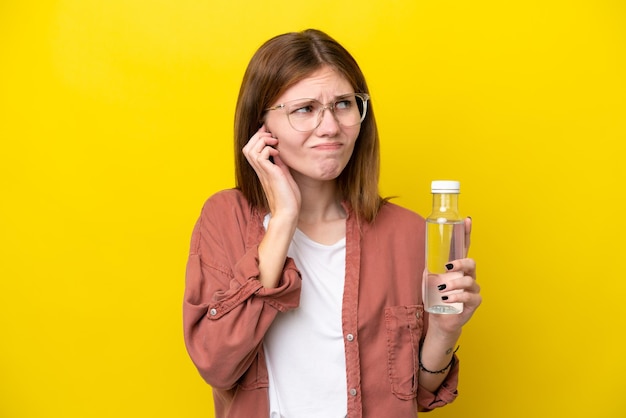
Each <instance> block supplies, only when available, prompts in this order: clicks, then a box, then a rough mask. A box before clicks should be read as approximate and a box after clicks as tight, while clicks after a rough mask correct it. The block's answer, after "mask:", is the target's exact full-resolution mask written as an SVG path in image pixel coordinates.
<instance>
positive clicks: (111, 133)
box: [0, 0, 626, 418]
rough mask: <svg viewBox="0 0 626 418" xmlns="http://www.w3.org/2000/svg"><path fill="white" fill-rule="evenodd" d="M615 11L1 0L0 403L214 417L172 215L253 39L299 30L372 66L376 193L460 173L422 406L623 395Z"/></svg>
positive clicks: (524, 406)
mask: <svg viewBox="0 0 626 418" xmlns="http://www.w3.org/2000/svg"><path fill="white" fill-rule="evenodd" d="M625 7H626V6H625V3H624V2H623V1H622V0H612V1H611V0H580V1H566V0H555V1H547V0H524V1H521V0H513V1H501V0H476V1H414V0H407V1H399V0H396V1H384V2H383V1H380V2H374V1H372V2H365V1H362V0H359V1H357V0H346V1H336V0H334V1H328V0H316V1H313V2H288V1H284V0H281V1H274V0H272V1H264V2H259V1H223V2H216V1H213V2H211V1H207V0H176V1H163V0H108V1H95V0H58V1H53V0H40V1H34V0H2V1H1V2H0V141H1V142H0V186H1V193H0V196H1V205H0V237H1V248H0V263H1V264H0V417H10V418H22V417H67V418H73V417H81V418H82V417H143V416H146V417H147V416H150V417H192V416H193V417H197V416H212V412H211V408H212V406H211V398H210V389H209V388H208V386H206V385H205V384H204V382H203V381H202V380H201V379H200V377H199V376H198V374H197V373H196V371H195V369H194V367H193V365H192V364H191V361H190V360H189V359H188V357H187V354H186V352H185V349H184V345H183V339H182V331H181V298H182V292H183V285H184V283H183V280H184V269H185V262H186V257H187V250H188V243H189V237H190V233H191V228H192V226H193V224H194V222H195V220H196V217H197V215H198V213H199V210H200V207H201V205H202V203H203V202H204V200H205V198H206V197H208V196H209V195H210V194H212V193H214V192H215V191H217V190H219V189H222V188H226V187H231V186H232V185H233V181H234V180H233V174H232V172H233V156H232V151H231V150H232V146H231V143H232V124H233V122H232V120H233V111H234V105H235V99H236V96H237V92H238V88H239V83H240V81H241V77H242V75H243V71H244V69H245V65H246V64H247V62H248V60H249V58H250V57H251V55H252V54H253V52H254V51H255V50H256V48H257V47H258V46H259V45H260V44H261V43H262V42H263V41H265V40H266V39H268V38H269V37H270V36H273V35H276V34H278V33H283V32H286V31H292V30H301V29H304V28H307V27H317V28H320V29H323V30H325V31H327V32H328V33H329V34H331V35H332V36H334V37H336V38H337V39H338V40H339V41H341V42H342V43H343V44H344V45H345V46H346V47H347V48H348V49H349V50H350V51H351V52H352V53H353V54H354V55H355V57H356V58H357V60H358V61H359V62H360V64H361V66H362V69H363V71H364V72H365V74H366V77H367V78H368V81H369V83H370V87H371V95H372V102H373V103H374V105H375V107H376V111H377V116H378V121H379V126H380V131H381V136H382V158H383V164H382V183H381V189H382V193H383V194H384V195H397V196H399V198H398V199H396V202H398V203H400V204H403V205H405V206H408V207H410V208H412V209H414V210H416V211H418V212H420V213H422V214H425V213H426V212H428V211H429V209H430V194H429V184H430V180H432V179H435V178H456V179H459V180H460V181H461V183H462V195H461V207H462V209H463V212H464V213H465V214H468V215H471V216H472V217H473V219H474V234H473V240H472V250H471V255H472V256H473V257H474V258H476V259H477V262H478V263H479V280H480V282H481V284H482V286H483V295H484V304H483V306H482V307H481V309H480V311H479V312H478V313H477V315H476V316H475V317H474V319H473V320H472V322H471V323H470V324H468V326H467V327H466V329H465V331H464V334H463V336H462V341H461V350H460V352H459V355H460V356H461V361H462V372H461V383H460V389H459V390H460V393H461V396H460V397H459V399H458V400H457V401H456V402H455V403H454V404H452V405H450V406H448V407H446V408H444V409H442V410H438V411H436V412H433V413H432V416H433V417H440V418H444V417H460V416H463V417H480V418H482V417H485V418H490V417H493V418H496V417H497V418H502V417H507V418H515V417H528V416H567V417H599V418H600V417H603V418H604V417H624V416H626V400H625V399H626V396H625V395H626V383H625V382H624V380H623V376H624V375H625V374H626V362H625V360H624V354H625V349H624V341H623V339H622V337H621V335H622V334H623V332H624V326H625V323H626V322H625V319H626V315H625V314H624V311H625V310H624V307H625V306H626V300H624V296H625V294H626V284H625V283H626V277H625V276H624V273H623V272H624V268H623V267H622V264H623V263H624V260H625V257H624V253H625V250H626V248H625V244H624V242H625V240H624V235H625V234H624V204H623V199H622V198H623V194H624V180H625V177H626V176H625V175H624V172H625V169H624V165H625V161H624V157H625V156H626V155H625V145H624V144H625V142H626V122H625V120H626V10H625ZM381 361H382V359H381ZM429 416H430V415H429Z"/></svg>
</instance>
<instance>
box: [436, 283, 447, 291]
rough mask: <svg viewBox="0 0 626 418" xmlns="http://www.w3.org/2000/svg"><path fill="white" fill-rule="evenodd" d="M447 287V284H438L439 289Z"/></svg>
mask: <svg viewBox="0 0 626 418" xmlns="http://www.w3.org/2000/svg"><path fill="white" fill-rule="evenodd" d="M445 288H446V285H445V284H440V285H439V286H437V289H439V290H443V289H445Z"/></svg>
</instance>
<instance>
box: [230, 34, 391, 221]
mask: <svg viewBox="0 0 626 418" xmlns="http://www.w3.org/2000/svg"><path fill="white" fill-rule="evenodd" d="M325 65H327V66H329V67H331V68H333V69H334V70H335V71H337V72H338V73H339V74H341V75H342V76H344V77H345V78H346V79H347V80H348V82H349V83H350V84H351V86H352V87H353V88H354V91H355V92H357V93H368V94H369V89H368V87H367V83H366V82H365V77H364V76H363V73H362V72H361V69H360V68H359V65H358V64H357V62H356V61H355V59H354V58H353V57H352V55H350V53H349V52H348V51H347V50H346V49H345V48H344V47H343V46H341V45H340V44H339V43H338V42H337V41H335V40H334V39H333V38H331V37H330V36H328V35H327V34H325V33H324V32H321V31H319V30H315V29H307V30H305V31H302V32H291V33H285V34H282V35H278V36H276V37H274V38H272V39H270V40H268V41H267V42H265V43H264V44H263V45H262V46H261V47H260V48H259V49H258V50H257V51H256V53H255V54H254V56H253V57H252V59H251V60H250V63H249V64H248V68H247V69H246V72H245V74H244V77H243V81H242V83H241V89H240V90H239V97H238V99H237V108H236V111H235V172H236V173H235V174H236V186H237V188H238V189H239V190H241V192H242V193H243V195H244V196H245V197H246V199H247V200H248V201H249V202H250V204H251V205H252V206H253V207H255V208H258V209H263V210H267V209H268V205H267V200H266V198H265V194H264V192H263V188H262V186H261V183H260V181H259V179H258V177H257V175H256V173H255V171H254V169H253V168H252V167H251V166H250V164H249V163H248V161H247V160H246V158H245V156H244V155H243V152H242V149H243V147H244V146H245V145H246V143H247V142H248V141H249V139H250V138H251V137H252V135H254V134H255V133H256V132H257V131H258V130H259V128H260V127H261V126H262V124H263V116H264V112H265V109H266V108H267V107H268V106H270V105H271V103H273V101H274V100H276V99H277V98H278V97H279V96H280V95H282V94H283V93H284V92H285V91H286V90H287V89H289V88H290V87H291V86H293V85H294V84H296V83H298V82H299V81H301V80H303V79H304V78H306V77H308V76H310V75H311V74H312V73H313V72H315V71H316V70H318V69H320V68H321V67H323V66H325ZM379 170H380V150H379V138H378V129H377V127H376V119H375V118H374V109H373V106H372V104H371V101H370V103H369V104H368V109H367V114H366V116H365V119H364V120H363V122H362V123H361V130H360V132H359V136H358V138H357V140H356V143H355V146H354V151H353V153H352V157H351V158H350V161H349V162H348V164H347V165H346V167H345V168H344V170H343V171H342V173H341V174H340V175H339V177H338V178H337V185H338V190H339V193H340V194H341V198H342V199H343V200H345V201H347V202H348V204H349V205H350V206H351V207H352V209H353V210H354V212H355V214H356V215H357V217H358V218H360V219H363V220H365V221H367V222H371V221H373V220H374V218H375V217H376V214H377V213H378V210H379V209H380V207H381V205H382V203H383V199H381V197H380V195H379V191H378V178H379Z"/></svg>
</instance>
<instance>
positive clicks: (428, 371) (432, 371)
mask: <svg viewBox="0 0 626 418" xmlns="http://www.w3.org/2000/svg"><path fill="white" fill-rule="evenodd" d="M460 347H461V346H460V345H457V346H456V349H455V350H454V352H453V353H452V358H451V359H450V363H448V365H447V366H446V367H444V368H443V369H440V370H428V369H427V368H426V367H424V365H423V364H422V348H421V347H420V354H419V357H418V358H417V361H418V362H419V366H420V370H424V371H425V372H426V373H430V374H443V373H445V372H446V371H447V370H448V369H449V368H450V367H452V366H454V361H455V360H454V355H455V354H456V352H457V351H459V348H460Z"/></svg>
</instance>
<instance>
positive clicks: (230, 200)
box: [200, 189, 259, 229]
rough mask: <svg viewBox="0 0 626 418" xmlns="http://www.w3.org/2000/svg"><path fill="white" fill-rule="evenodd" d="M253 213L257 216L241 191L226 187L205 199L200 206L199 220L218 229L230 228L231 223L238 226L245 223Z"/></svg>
mask: <svg viewBox="0 0 626 418" xmlns="http://www.w3.org/2000/svg"><path fill="white" fill-rule="evenodd" d="M255 214H256V216H257V217H258V216H259V215H258V214H257V213H256V211H255V210H254V209H253V208H252V206H250V203H249V202H248V200H247V199H246V198H245V197H244V196H243V193H241V191H239V190H237V189H226V190H221V191H219V192H217V193H215V194H213V195H212V196H210V197H209V198H208V199H207V200H206V202H205V203H204V206H203V207H202V212H201V214H200V221H201V222H202V223H205V224H211V225H214V227H217V228H220V229H221V228H230V227H232V226H233V224H238V225H239V226H241V225H244V224H247V223H248V222H249V220H250V219H251V218H252V217H254V216H255Z"/></svg>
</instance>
